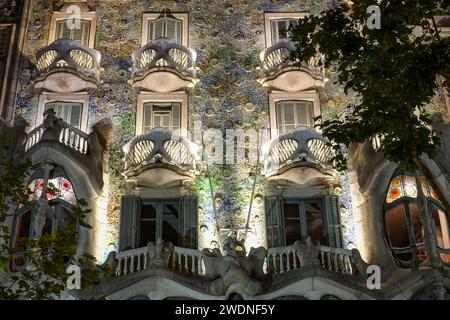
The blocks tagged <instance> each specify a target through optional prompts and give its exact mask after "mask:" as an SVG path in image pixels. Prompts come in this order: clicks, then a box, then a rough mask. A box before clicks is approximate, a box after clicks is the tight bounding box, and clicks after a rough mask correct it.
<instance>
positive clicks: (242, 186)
mask: <svg viewBox="0 0 450 320" xmlns="http://www.w3.org/2000/svg"><path fill="white" fill-rule="evenodd" d="M89 4H90V5H91V7H92V8H93V9H94V10H95V11H96V14H97V31H96V40H95V49H97V50H98V51H100V52H101V54H102V67H103V68H104V71H103V73H102V75H101V78H102V83H101V85H100V86H99V87H98V88H97V89H95V90H92V91H91V92H90V96H91V99H90V105H89V125H90V126H92V125H93V124H96V123H98V122H99V121H105V119H106V120H108V121H109V123H111V125H112V131H111V132H112V134H111V137H110V139H109V159H108V161H109V165H108V167H107V174H108V176H109V181H107V183H106V185H107V186H108V188H109V190H108V193H109V204H108V239H107V240H106V243H116V242H117V239H118V225H119V209H120V208H119V206H120V195H121V194H123V192H124V190H123V180H122V176H121V172H122V170H123V161H122V158H123V154H122V153H121V151H118V150H121V147H122V146H123V145H124V144H125V143H127V142H128V141H129V140H130V139H131V138H132V137H133V136H134V130H135V127H134V126H135V113H136V93H135V92H134V90H133V89H132V88H131V87H130V85H129V84H128V82H127V80H128V79H129V78H130V71H129V68H130V67H131V58H130V55H131V53H132V52H133V51H134V50H136V49H137V48H139V47H140V45H141V27H142V13H143V12H161V11H162V10H163V9H167V8H168V9H170V10H171V11H173V12H188V13H189V47H190V48H193V49H195V50H196V51H197V56H198V59H197V66H198V68H199V72H198V78H199V83H198V84H197V86H196V88H195V89H194V90H193V91H192V92H191V93H190V95H189V115H190V119H189V122H190V125H191V126H192V124H193V123H194V121H196V120H201V121H202V122H203V125H204V126H205V127H210V128H218V129H221V130H224V129H226V128H241V129H248V128H255V129H261V128H264V127H267V125H268V117H269V115H268V96H267V93H266V92H265V91H264V90H263V89H262V88H261V85H260V84H259V83H258V82H257V79H258V72H259V71H258V70H257V67H258V66H259V63H260V62H259V53H260V52H261V50H263V49H264V46H265V41H264V32H265V31H264V16H263V13H264V12H280V11H283V12H305V11H306V12H310V13H318V12H319V11H320V10H321V9H323V8H324V7H325V6H326V5H327V1H322V0H285V1H279V0H278V1H270V0H234V1H224V0H192V1H188V0H179V1H148V0H121V1H113V0H103V1H100V0H96V1H90V2H89ZM52 10H53V6H52V1H50V0H35V1H33V3H32V7H31V12H30V14H29V21H28V30H27V33H26V39H25V41H26V43H25V49H24V52H23V55H24V58H25V59H24V62H23V65H22V68H21V73H20V89H19V93H18V96H17V99H16V100H17V107H16V115H17V116H19V115H20V116H22V117H23V118H25V120H27V121H28V122H29V123H30V124H33V123H34V121H35V118H36V110H37V104H38V94H39V93H38V92H37V91H36V90H35V89H34V87H33V85H32V82H31V76H30V75H31V70H32V64H33V63H34V62H35V53H36V51H37V49H39V48H41V47H43V46H45V45H47V41H48V35H49V28H50V18H51V14H52ZM328 76H329V78H330V81H329V82H328V83H327V84H326V87H325V88H324V89H323V90H322V92H321V106H322V113H323V115H324V117H327V118H332V117H338V116H340V115H341V113H342V112H343V110H344V108H345V106H346V105H347V103H348V102H349V100H351V98H349V97H346V96H344V94H343V92H342V90H341V89H340V88H338V87H337V86H336V85H335V84H334V83H333V78H334V75H333V70H328ZM436 101H440V100H436ZM436 106H437V107H436V108H439V107H440V106H439V103H436ZM256 169H257V168H256V167H255V166H250V165H248V163H240V164H237V165H231V166H218V165H215V166H212V167H211V168H210V171H211V172H210V176H211V177H212V179H211V181H209V179H208V177H207V174H206V172H205V171H203V172H202V173H201V174H200V175H199V176H198V177H197V179H196V180H195V181H194V182H193V183H192V185H190V186H189V188H188V189H189V190H190V192H192V193H195V194H197V195H198V197H199V203H200V225H201V228H200V229H201V233H200V243H201V244H200V246H201V247H205V246H207V247H211V246H215V245H219V243H220V242H221V239H220V234H219V232H218V226H219V227H220V228H232V227H233V228H243V227H244V226H245V224H246V219H247V213H248V206H249V200H250V197H251V192H252V186H253V183H254V174H255V171H256ZM341 180H342V196H341V213H342V223H343V225H344V242H345V244H346V245H347V244H349V243H352V242H354V231H353V226H352V214H351V212H352V208H351V200H350V194H349V187H348V182H347V179H346V175H345V174H343V175H342V179H341ZM210 182H211V185H212V186H213V189H214V193H215V195H216V196H215V199H214V201H215V207H216V217H214V214H213V206H212V199H211V196H210V191H211V190H210ZM267 192H268V186H267V184H266V182H265V181H264V179H263V178H262V177H261V176H260V175H259V176H258V177H257V180H256V190H255V197H254V202H253V205H254V207H253V210H252V213H251V220H250V227H251V228H252V229H251V231H250V232H249V234H248V237H247V244H248V245H253V246H255V245H265V242H266V240H265V230H264V203H263V202H264V201H263V197H264V195H265V194H267ZM215 218H216V219H215ZM214 221H217V224H215V222H214ZM247 247H249V246H247Z"/></svg>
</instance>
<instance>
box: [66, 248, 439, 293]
mask: <svg viewBox="0 0 450 320" xmlns="http://www.w3.org/2000/svg"><path fill="white" fill-rule="evenodd" d="M106 263H107V264H108V265H109V266H110V267H111V268H113V270H115V275H114V276H113V277H112V278H109V279H104V280H102V282H101V283H100V284H99V285H95V286H93V287H91V288H89V289H87V290H84V291H78V292H74V291H72V292H71V293H72V295H73V296H74V297H76V298H84V299H85V298H91V297H95V296H105V297H106V298H107V299H130V298H133V297H136V296H146V297H149V298H151V299H165V298H187V299H229V298H230V296H232V294H235V293H236V294H239V295H241V296H242V297H243V298H244V299H248V300H256V299H283V297H291V298H292V297H297V298H298V297H303V298H308V299H320V298H321V297H323V296H325V295H333V296H334V297H336V298H338V299H353V300H356V299H369V300H370V299H410V298H411V297H412V296H413V294H414V293H416V292H417V291H419V290H422V289H423V288H424V287H427V286H429V285H430V283H431V282H432V281H433V280H432V279H433V276H432V272H430V274H428V273H427V270H424V271H422V272H420V273H419V272H417V273H416V274H410V273H408V274H407V275H405V274H403V276H397V278H396V280H395V281H394V282H391V280H389V279H388V280H385V281H384V282H383V285H382V288H381V290H369V289H368V288H367V284H366V281H367V280H366V269H367V266H368V265H367V264H366V263H365V262H364V261H362V259H361V257H360V255H359V252H358V251H357V250H356V249H354V250H352V251H349V250H344V249H339V248H330V247H324V246H320V245H319V244H317V243H312V242H311V241H309V240H307V241H306V242H305V243H300V242H299V241H297V242H296V243H295V244H293V245H290V246H287V247H280V248H271V249H268V250H267V249H265V248H262V247H260V248H257V249H254V248H252V249H251V250H250V252H249V253H248V255H246V254H245V252H244V253H243V255H237V256H236V255H226V256H223V255H222V254H221V252H220V251H219V250H218V249H215V250H210V249H204V250H202V251H199V250H193V249H185V248H180V247H175V246H173V245H172V244H171V243H156V244H155V243H152V242H150V243H149V244H148V246H147V247H143V248H137V249H132V250H127V251H123V252H119V253H115V252H112V253H111V254H110V255H109V257H108V259H107V262H106ZM161 288H164V290H161Z"/></svg>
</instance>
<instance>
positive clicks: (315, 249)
mask: <svg viewBox="0 0 450 320" xmlns="http://www.w3.org/2000/svg"><path fill="white" fill-rule="evenodd" d="M294 246H295V249H296V253H297V257H298V259H299V260H300V265H301V266H302V267H303V266H306V265H318V264H320V261H319V258H318V256H319V252H320V242H319V241H312V240H311V237H308V238H306V240H305V243H302V242H300V241H295V243H294Z"/></svg>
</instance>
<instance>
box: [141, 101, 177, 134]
mask: <svg viewBox="0 0 450 320" xmlns="http://www.w3.org/2000/svg"><path fill="white" fill-rule="evenodd" d="M180 111H181V103H179V102H147V103H144V119H143V121H142V132H148V131H150V130H151V129H152V128H155V127H162V128H164V129H167V130H169V131H174V130H177V129H180V121H181V117H180Z"/></svg>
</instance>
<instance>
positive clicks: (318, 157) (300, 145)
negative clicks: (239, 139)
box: [263, 128, 333, 175]
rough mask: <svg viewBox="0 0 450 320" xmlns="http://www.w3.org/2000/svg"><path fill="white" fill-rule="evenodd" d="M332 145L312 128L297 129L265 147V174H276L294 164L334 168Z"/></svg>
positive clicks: (273, 140)
mask: <svg viewBox="0 0 450 320" xmlns="http://www.w3.org/2000/svg"><path fill="white" fill-rule="evenodd" d="M332 159H333V149H332V148H331V145H330V143H329V142H328V141H327V140H326V139H325V138H324V137H323V136H322V135H321V134H320V133H319V132H317V131H316V130H314V129H312V128H297V129H295V130H292V131H290V132H287V133H285V134H282V135H280V136H278V137H276V138H275V139H272V140H271V141H269V142H268V143H266V144H265V145H264V146H263V160H264V174H266V175H270V174H271V173H276V172H277V171H278V170H279V169H281V168H282V167H284V166H287V165H289V164H293V163H296V162H298V163H301V162H304V163H305V162H306V163H313V164H316V165H320V166H322V167H324V168H328V167H330V166H332V164H333V163H332Z"/></svg>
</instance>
